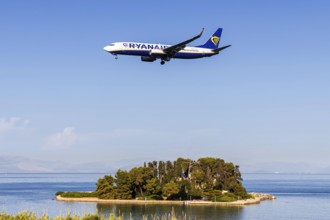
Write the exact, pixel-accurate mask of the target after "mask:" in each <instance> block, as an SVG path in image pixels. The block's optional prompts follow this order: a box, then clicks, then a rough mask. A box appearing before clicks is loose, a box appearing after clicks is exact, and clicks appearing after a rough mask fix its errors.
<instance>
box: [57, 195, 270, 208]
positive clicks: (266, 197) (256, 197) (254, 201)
mask: <svg viewBox="0 0 330 220" xmlns="http://www.w3.org/2000/svg"><path fill="white" fill-rule="evenodd" d="M250 195H252V196H253V197H254V198H251V199H246V200H237V201H234V202H211V201H202V200H192V201H190V200H188V201H170V200H136V199H132V200H121V199H111V200H110V199H99V198H97V197H89V198H87V197H82V198H64V197H61V196H60V195H58V196H56V201H59V202H96V203H108V204H164V205H215V206H244V205H253V204H259V203H260V202H262V201H264V200H274V199H276V197H275V196H273V195H270V194H264V193H250Z"/></svg>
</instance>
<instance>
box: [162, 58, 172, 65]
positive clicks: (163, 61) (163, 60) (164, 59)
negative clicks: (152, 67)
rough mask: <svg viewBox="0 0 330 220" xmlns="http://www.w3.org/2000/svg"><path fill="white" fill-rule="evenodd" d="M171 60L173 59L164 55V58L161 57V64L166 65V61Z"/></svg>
mask: <svg viewBox="0 0 330 220" xmlns="http://www.w3.org/2000/svg"><path fill="white" fill-rule="evenodd" d="M170 60H171V58H170V57H163V58H161V61H160V64H162V65H164V64H165V61H166V62H168V61H170Z"/></svg>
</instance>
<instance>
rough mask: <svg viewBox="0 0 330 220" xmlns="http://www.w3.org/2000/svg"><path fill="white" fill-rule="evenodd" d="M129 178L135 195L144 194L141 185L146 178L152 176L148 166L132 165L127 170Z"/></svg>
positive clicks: (145, 181)
mask: <svg viewBox="0 0 330 220" xmlns="http://www.w3.org/2000/svg"><path fill="white" fill-rule="evenodd" d="M129 176H130V179H131V181H132V185H133V191H134V193H135V196H137V195H141V196H144V193H143V187H144V186H145V185H146V184H147V180H149V179H151V178H152V177H153V173H152V170H151V168H150V167H134V168H133V169H131V170H130V172H129Z"/></svg>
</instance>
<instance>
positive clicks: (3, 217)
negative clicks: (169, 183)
mask: <svg viewBox="0 0 330 220" xmlns="http://www.w3.org/2000/svg"><path fill="white" fill-rule="evenodd" d="M50 219H52V220H123V219H124V215H123V214H122V215H119V216H116V215H114V214H110V216H109V217H107V218H106V217H104V216H101V215H98V214H85V215H83V216H78V215H71V214H68V215H66V216H64V217H63V216H57V217H55V218H50V217H49V216H48V215H46V214H44V215H42V216H37V215H36V214H35V213H32V212H22V213H18V214H15V215H13V214H6V213H5V212H1V213H0V220H50ZM129 219H130V220H133V218H132V215H130V217H129ZM139 219H142V220H160V219H161V220H189V219H190V218H189V217H187V215H186V214H185V213H182V214H181V215H178V216H177V215H176V214H175V213H174V211H173V210H172V212H171V213H167V214H164V215H162V216H158V215H151V216H150V218H149V216H145V215H143V216H141V218H139ZM194 219H195V218H194ZM195 220H196V219H195Z"/></svg>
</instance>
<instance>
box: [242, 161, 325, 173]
mask: <svg viewBox="0 0 330 220" xmlns="http://www.w3.org/2000/svg"><path fill="white" fill-rule="evenodd" d="M240 171H241V172H242V173H330V167H327V168H325V167H322V166H319V165H314V164H309V163H287V162H269V163H256V164H249V165H243V166H240Z"/></svg>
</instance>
